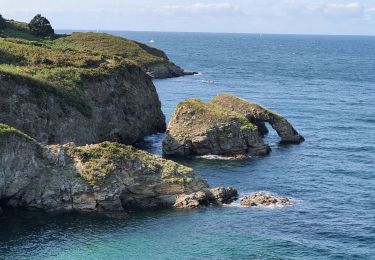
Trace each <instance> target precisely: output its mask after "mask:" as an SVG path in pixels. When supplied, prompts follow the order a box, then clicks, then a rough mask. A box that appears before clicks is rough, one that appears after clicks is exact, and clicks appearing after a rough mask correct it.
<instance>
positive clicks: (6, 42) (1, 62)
mask: <svg viewBox="0 0 375 260" xmlns="http://www.w3.org/2000/svg"><path fill="white" fill-rule="evenodd" d="M0 53H2V55H1V56H0V122H2V123H6V124H9V125H11V126H13V127H16V128H18V129H20V130H22V131H23V132H25V133H27V134H29V135H31V136H33V137H34V138H35V139H36V140H38V141H39V142H42V143H45V144H54V143H67V142H75V143H77V144H87V143H98V142H101V141H105V140H110V141H119V142H121V143H127V144H130V143H134V142H135V141H137V140H139V139H141V138H143V137H144V136H145V135H148V134H153V133H157V132H162V131H164V130H165V118H164V115H163V113H162V111H161V105H160V101H159V98H158V94H157V92H156V90H155V87H154V85H153V83H152V81H151V78H150V77H149V76H147V75H146V74H145V73H144V72H143V71H142V69H140V68H139V67H138V66H136V65H134V64H133V63H132V62H128V61H126V60H124V59H121V58H114V57H112V58H110V57H107V56H103V55H101V54H97V53H92V52H86V51H79V50H73V49H67V47H64V48H63V47H57V46H52V47H51V46H50V45H48V44H45V43H35V42H30V41H23V40H15V39H0Z"/></svg>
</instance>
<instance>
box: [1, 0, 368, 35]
mask: <svg viewBox="0 0 375 260" xmlns="http://www.w3.org/2000/svg"><path fill="white" fill-rule="evenodd" d="M37 13H41V14H42V15H44V16H46V17H47V18H48V19H49V20H50V21H51V24H52V26H53V27H54V28H55V29H58V30H72V31H73V30H88V31H97V30H98V31H150V32H207V33H255V34H259V33H262V34H301V35H370V36H372V35H375V2H373V1H370V0H357V1H346V0H344V1H340V0H317V1H307V0H263V1H260V0H247V1H246V0H226V1H225V0H224V1H220V0H216V1H212V0H196V1H191V0H187V1H184V2H182V1H171V0H166V1H161V0H155V1H153V2H150V1H146V0H139V1H137V2H134V1H128V0H125V1H119V0H107V1H105V2H103V1H99V0H92V1H89V0H82V1H80V2H77V1H73V0H66V1H64V2H51V1H48V0H30V1H27V2H22V3H20V2H17V1H10V0H2V3H1V9H0V14H2V15H3V16H4V17H5V18H7V19H14V20H19V21H24V22H28V21H30V20H31V18H32V17H33V16H34V15H35V14H37Z"/></svg>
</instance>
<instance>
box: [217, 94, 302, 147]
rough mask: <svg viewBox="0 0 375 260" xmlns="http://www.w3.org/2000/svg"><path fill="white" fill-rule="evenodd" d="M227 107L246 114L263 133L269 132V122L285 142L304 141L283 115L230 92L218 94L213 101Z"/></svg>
mask: <svg viewBox="0 0 375 260" xmlns="http://www.w3.org/2000/svg"><path fill="white" fill-rule="evenodd" d="M211 102H212V103H214V104H217V105H219V106H221V107H223V108H225V109H228V110H230V111H234V112H237V113H240V114H242V115H244V116H245V117H246V118H247V119H248V120H249V121H250V122H252V123H254V124H256V125H257V126H258V129H259V132H260V133H261V134H262V135H265V134H267V133H268V129H267V127H266V126H265V124H264V123H265V122H266V123H269V124H270V125H271V126H272V128H273V129H275V131H276V132H277V134H278V135H279V136H280V137H281V142H284V143H300V142H302V141H304V138H303V136H302V135H300V134H299V133H298V132H297V131H296V130H295V129H294V127H293V126H292V125H291V124H290V123H289V122H288V121H287V120H286V119H285V118H283V117H282V116H280V115H278V114H276V113H274V112H272V111H270V110H268V109H266V108H263V107H261V106H260V105H257V104H254V103H250V102H248V101H246V100H244V99H242V98H239V97H236V96H232V95H229V94H220V95H217V96H216V97H215V98H213V99H212V101H211Z"/></svg>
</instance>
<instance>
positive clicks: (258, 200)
mask: <svg viewBox="0 0 375 260" xmlns="http://www.w3.org/2000/svg"><path fill="white" fill-rule="evenodd" d="M240 203H241V205H242V206H247V207H270V206H277V207H284V206H288V205H290V204H291V201H290V199H288V198H283V197H277V196H274V195H271V194H267V193H263V192H257V193H255V194H253V195H250V196H247V197H245V198H243V199H242V200H241V202H240Z"/></svg>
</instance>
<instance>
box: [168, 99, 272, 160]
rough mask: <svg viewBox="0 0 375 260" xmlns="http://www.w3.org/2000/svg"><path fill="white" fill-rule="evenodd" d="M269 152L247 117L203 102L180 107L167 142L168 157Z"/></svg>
mask: <svg viewBox="0 0 375 260" xmlns="http://www.w3.org/2000/svg"><path fill="white" fill-rule="evenodd" d="M269 151H270V148H269V146H268V145H265V144H264V142H263V140H262V138H261V137H260V135H259V133H258V128H257V126H256V125H254V124H253V123H251V122H250V121H249V120H247V119H246V117H245V116H243V115H241V114H239V113H237V112H232V111H229V110H227V109H224V108H223V107H221V106H218V105H216V104H213V103H210V102H203V101H201V100H199V99H189V100H186V101H184V102H182V103H180V104H179V105H178V106H177V108H176V111H175V113H174V114H173V117H172V119H171V121H170V122H169V125H168V128H167V134H166V137H165V139H164V141H163V153H164V154H165V155H176V156H196V155H222V156H237V155H243V154H250V155H265V154H268V153H269Z"/></svg>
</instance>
